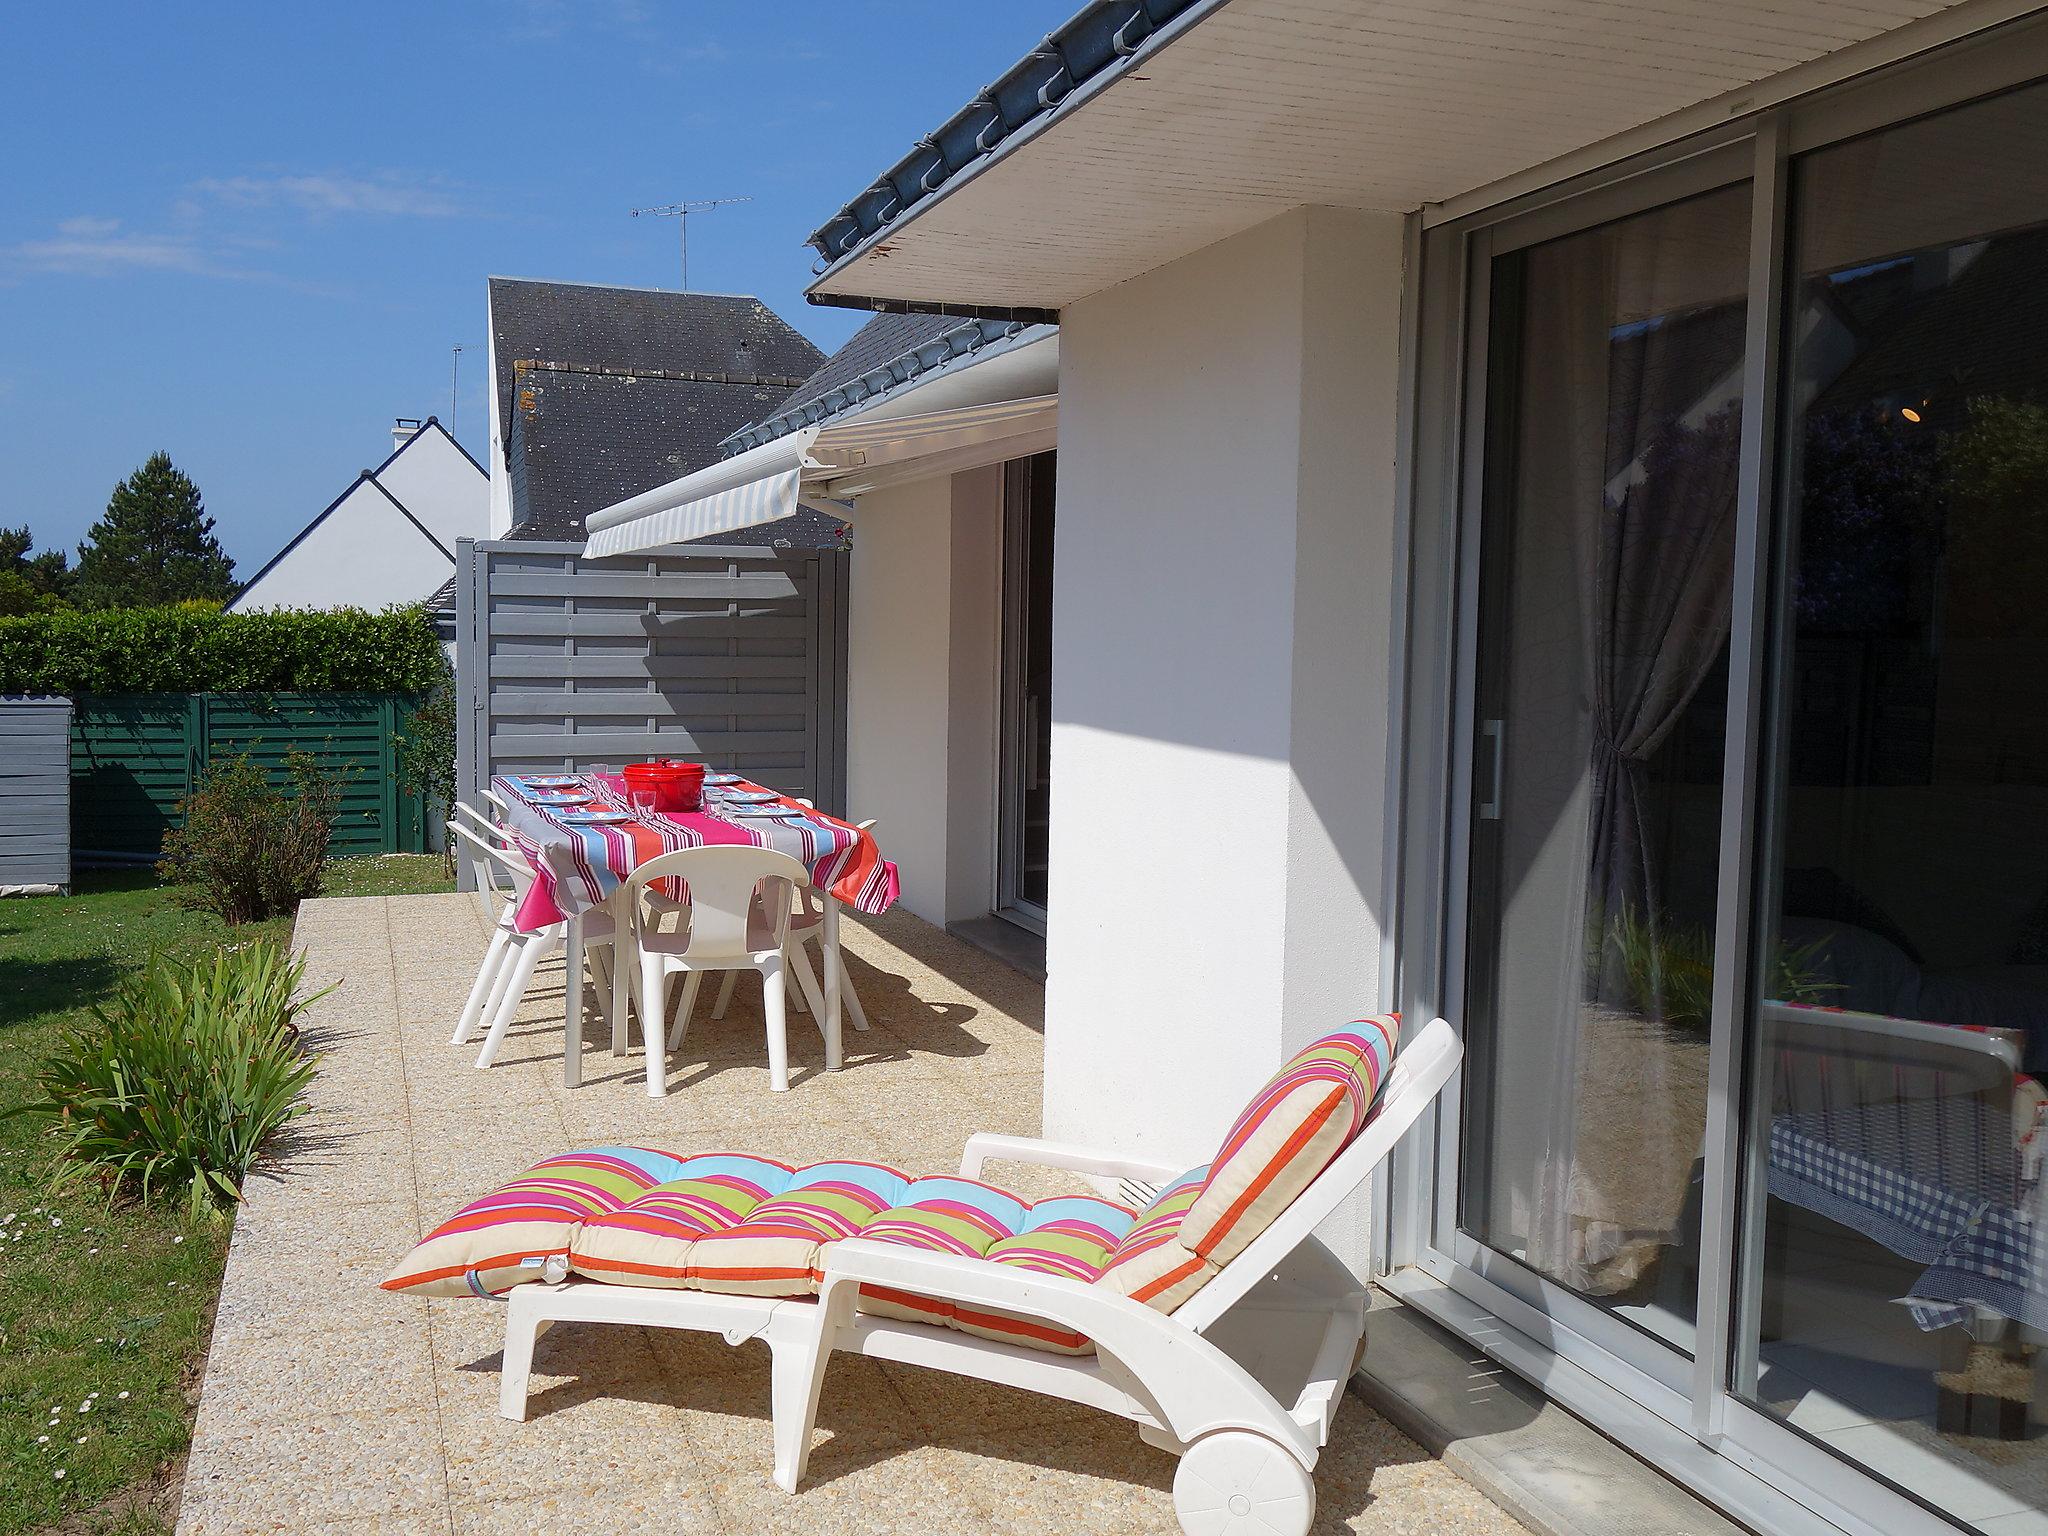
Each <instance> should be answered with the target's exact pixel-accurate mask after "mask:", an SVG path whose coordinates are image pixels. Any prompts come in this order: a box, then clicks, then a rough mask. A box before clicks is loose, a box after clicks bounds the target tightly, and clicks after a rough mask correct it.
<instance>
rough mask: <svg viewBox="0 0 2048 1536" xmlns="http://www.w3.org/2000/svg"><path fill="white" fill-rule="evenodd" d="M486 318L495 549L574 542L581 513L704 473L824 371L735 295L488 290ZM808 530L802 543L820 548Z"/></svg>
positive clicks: (822, 534)
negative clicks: (731, 443) (498, 544)
mask: <svg viewBox="0 0 2048 1536" xmlns="http://www.w3.org/2000/svg"><path fill="white" fill-rule="evenodd" d="M489 307H490V337H491V454H490V461H491V532H492V535H493V536H497V537H506V536H509V537H513V538H533V539H563V538H570V539H573V538H580V537H582V530H583V518H584V516H585V515H586V514H587V513H590V512H593V511H596V510H597V509H598V508H599V507H603V506H608V505H610V504H611V503H613V502H616V501H619V500H621V499H623V498H625V497H628V496H631V495H634V494H635V493H637V492H640V491H644V490H646V489H648V488H649V487H650V486H654V485H659V484H661V483H662V482H664V481H667V480H672V479H674V478H675V477H676V476H678V475H681V474H687V473H688V472H689V471H691V470H693V469H696V468H699V467H700V466H702V465H704V464H707V463H710V462H712V461H713V460H715V459H716V458H718V456H719V444H720V442H721V441H722V440H723V439H724V438H725V437H726V436H727V435H728V434H730V433H731V432H732V431H733V430H734V429H736V428H738V427H741V426H744V425H745V424H746V423H748V422H750V421H754V420H756V419H758V418H760V417H762V416H765V415H767V414H769V413H771V412H772V411H773V410H774V409H775V408H776V407H777V406H779V405H780V403H781V402H782V401H783V400H785V399H787V398H788V396H789V394H790V392H791V391H792V390H794V389H796V388H797V387H798V386H799V385H801V384H802V383H803V382H804V380H805V379H806V378H808V377H809V376H810V374H811V373H812V372H813V371H814V370H815V369H816V368H817V367H818V365H819V363H820V362H822V361H823V354H822V353H820V352H819V350H818V349H817V348H816V347H815V346H813V345H812V344H811V343H810V342H809V341H807V340H806V339H805V338H804V337H803V336H801V335H799V334H798V333H797V332H796V331H795V330H793V329H791V327H790V326H789V325H788V324H787V323H786V322H784V321H783V320H782V319H781V317H779V316H778V315H776V314H775V313H774V312H773V311H772V310H770V309H769V308H768V307H767V306H766V305H764V304H763V303H761V301H760V300H759V299H755V298H749V297H745V296H741V295H734V294H716V293H678V292H669V291H663V290H658V289H649V288H610V287H604V286H601V285H597V284H591V283H557V282H536V281H529V280H526V279H522V278H505V277H494V278H492V279H491V280H490V284H489ZM820 523H821V526H820V527H817V528H809V527H808V526H807V528H806V531H807V532H808V533H809V534H811V535H812V537H811V538H810V542H813V543H827V542H831V539H830V538H829V537H827V534H828V533H829V532H830V530H829V529H828V528H826V527H824V526H822V520H820ZM833 526H834V527H836V525H833Z"/></svg>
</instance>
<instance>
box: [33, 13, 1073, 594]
mask: <svg viewBox="0 0 2048 1536" xmlns="http://www.w3.org/2000/svg"><path fill="white" fill-rule="evenodd" d="M1077 5H1078V0H1002V3H1000V4H988V3H986V0H972V3H967V4H962V3H960V0H839V3H829V0H777V3H772V4H767V3H760V0H756V3H753V4H738V3H733V4H728V3H714V0H672V3H666V4H663V3H656V0H521V3H513V0H500V3H495V4H482V3H463V4H455V3H448V4H442V3H437V0H419V3H413V4H406V5H395V4H376V3H362V0H358V3H353V4H350V5H345V6H313V5H300V4H277V3H275V0H271V3H268V4H263V5H253V4H216V3H209V4H205V5H194V6H186V5H163V4H160V3H151V4H90V5H61V6H35V7H17V8H14V9H13V10H12V11H11V12H10V17H9V21H8V28H9V47H8V55H9V67H8V68H7V70H6V72H5V73H6V78H5V90H4V92H0V143H4V144H5V145H6V146H7V170H6V180H5V186H6V195H5V196H4V197H0V461H4V463H5V465H6V469H7V473H6V477H5V480H4V486H0V524H4V525H8V526H13V525H17V524H20V523H23V522H26V523H28V524H29V526H30V528H31V530H32V531H33V533H34V535H35V538H36V543H37V546H38V547H39V548H53V547H55V548H64V549H67V550H69V549H71V548H72V547H73V546H75V545H76V544H77V542H78V540H79V539H80V538H81V537H82V536H83V535H84V533H85V530H86V528H87V527H88V525H89V524H90V523H91V522H92V520H93V519H94V518H95V517H97V516H98V515H99V514H100V512H101V511H102V510H103V509H104V508H105V505H106V500H107V494H108V492H109V491H110V490H111V489H112V488H113V485H114V483H115V482H116V481H117V480H119V479H120V478H121V477H122V476H123V475H125V474H127V473H128V472H129V471H130V470H132V469H133V468H134V467H135V466H136V465H138V464H140V463H141V462H142V461H143V459H145V458H146V457H148V455H149V454H150V453H151V452H153V451H154V450H156V449H158V448H163V449H166V450H168V451H169V453H170V454H171V456H172V458H173V459H175V460H176V461H177V462H178V464H179V465H180V466H181V467H182V468H183V469H185V470H186V471H187V473H189V474H191V475H192V477H193V478H194V479H195V480H196V481H197V482H198V483H199V487H200V490H201V491H202V492H203V493H204V495H205V497H206V503H207V509H208V510H209V511H210V512H211V513H212V514H213V515H214V517H215V519H216V520H217V522H218V525H219V532H220V535H221V538H222V541H223V542H224V543H225V544H226V546H227V549H228V552H229V553H230V554H231V555H233V556H234V557H235V560H236V562H237V564H238V565H239V567H240V568H241V571H242V574H244V575H251V574H254V572H255V570H256V567H257V566H258V565H260V564H261V563H262V561H263V560H264V559H266V558H268V556H269V555H270V554H271V553H272V551H273V550H274V549H276V547H277V546H278V545H280V544H282V543H283V542H284V540H285V539H286V538H288V537H289V536H290V535H291V534H292V533H293V532H295V531H296V530H297V529H298V528H299V527H300V526H301V525H302V524H303V523H305V522H306V520H307V519H308V518H310V517H311V516H312V515H313V514H314V513H315V512H317V511H318V510H319V509H320V508H321V507H323V506H324V505H326V504H327V502H328V501H330V500H331V499H332V498H333V497H334V496H335V495H337V494H338V493H339V492H340V491H341V490H342V489H343V488H344V487H345V486H346V485H347V483H348V481H349V480H350V479H352V478H353V477H354V475H355V474H356V472H357V471H358V470H361V469H364V468H367V467H370V466H372V465H374V464H376V463H377V462H378V460H380V459H381V458H382V457H383V456H384V454H385V453H386V452H387V451H388V450H389V447H390V425H391V420H392V418H393V417H395V416H424V415H428V414H430V413H431V414H437V415H440V416H441V417H442V418H443V419H444V420H445V419H446V418H447V415H448V406H449V362H450V353H449V349H450V348H451V347H453V346H455V345H457V344H458V343H459V344H460V345H462V346H463V347H464V348H465V351H464V352H463V355H462V375H461V386H460V391H459V398H458V400H457V405H456V425H457V429H458V435H459V436H460V437H461V438H462V440H463V442H464V444H465V446H467V447H468V448H469V449H470V451H471V452H473V453H475V454H476V455H477V457H478V458H479V459H481V458H482V457H483V451H482V443H483V432H484V416H485V398H486V397H485V393H484V359H485V350H484V343H485V333H484V325H485V321H484V279H485V277H486V276H487V275H488V274H491V273H502V274H509V275H514V276H522V277H548V278H570V279H577V280H581V281H589V282H609V283H623V284H640V285H650V286H660V287H672V286H674V285H675V283H676V280H677V276H676V265H677V264H676V240H675V234H676V231H675V224H674V221H673V220H654V219H631V218H628V217H627V210H628V209H630V208H634V207H638V206H642V205H645V204H656V203H667V202H672V201H676V200H679V199H683V198H708V197H736V196H751V197H752V198H753V199H754V201H753V202H751V203H747V204H742V205H739V206H736V207H730V208H721V209H719V210H717V211H716V212H714V213H711V214H709V215H706V216H703V217H700V218H695V219H692V220H691V226H692V227H691V242H690V243H691V250H690V278H691V286H692V287H694V288H699V289H706V290H713V291H719V292H727V293H755V294H758V295H760V296H761V298H762V299H763V300H765V301H766V302H767V303H768V305H769V306H770V307H771V308H773V309H775V310H776V311H778V312H779V313H780V314H782V315H783V316H784V317H785V318H786V319H788V320H789V321H790V322H791V323H792V324H794V325H795V326H796V327H797V328H798V329H799V330H802V331H803V332H804V333H805V334H806V335H808V336H810V337H811V339H812V340H813V341H815V342H817V343H818V344H819V345H820V346H821V347H823V348H825V349H826V350H828V351H829V350H831V348H833V347H834V346H836V345H838V343H839V342H841V341H843V340H844V339H845V338H846V337H847V336H848V335H850V334H851V333H852V331H853V330H854V329H855V327H856V326H858V325H859V323H860V318H861V317H859V316H857V315H854V314H851V313H849V312H846V311H841V310H831V309H816V308H813V307H811V306H809V305H807V304H805V303H804V302H803V299H802V290H803V285H804V283H805V281H806V279H807V277H808V276H809V272H810V264H811V259H812V257H811V252H810V251H809V249H808V248H806V247H805V246H804V245H803V243H802V242H803V238H804V236H805V235H807V234H808V233H810V231H811V230H812V229H813V228H814V227H815V226H816V225H817V224H819V223H821V222H822V221H823V220H824V219H825V218H826V217H827V216H828V215H829V214H830V213H832V212H833V210H834V209H836V208H837V207H838V206H839V204H840V203H842V202H843V201H845V200H846V199H847V198H848V197H851V196H852V195H853V194H854V193H856V192H858V191H859V190H860V189H861V188H862V187H864V186H866V184H867V183H868V181H869V180H871V179H872V178H873V177H874V175H875V174H876V173H877V172H879V171H880V170H881V169H882V168H883V167H884V166H885V165H887V164H888V163H889V162H890V161H891V160H893V159H894V158H895V157H896V156H897V154H899V153H900V152H902V151H903V150H905V149H907V148H908V147H909V146H910V144H911V143H912V142H913V141H914V140H915V139H916V138H917V137H918V136H919V135H920V134H922V133H925V132H927V131H928V130H930V129H931V128H932V127H934V126H936V125H937V124H938V123H939V122H940V121H941V120H942V119H943V118H944V117H946V116H947V115H948V114H949V113H951V112H952V111H953V110H954V109H955V108H957V107H958V106H960V105H962V104H963V103H964V102H966V101H967V100H968V99H969V98H970V97H971V96H972V95H973V93H974V92H975V91H976V90H977V89H978V88H979V87H981V86H982V85H984V84H986V83H987V82H988V81H989V80H990V79H992V78H993V77H994V76H995V75H997V74H998V73H1000V72H1001V71H1002V70H1003V69H1004V68H1005V67H1007V66H1008V65H1009V64H1010V63H1012V62H1013V61H1014V60H1016V59H1017V58H1019V57H1021V56H1022V55H1023V54H1024V53H1025V52H1026V51H1027V50H1028V49H1030V48H1031V47H1032V46H1033V45H1034V44H1035V43H1036V42H1037V41H1038V39H1039V38H1040V37H1041V36H1043V35H1044V33H1045V32H1046V31H1048V30H1049V29H1050V28H1051V27H1053V26H1054V25H1056V24H1057V23H1059V22H1060V21H1062V20H1064V19H1065V17H1066V16H1067V15H1068V14H1070V13H1071V12H1072V11H1073V10H1074V9H1075V8H1076V6H1077Z"/></svg>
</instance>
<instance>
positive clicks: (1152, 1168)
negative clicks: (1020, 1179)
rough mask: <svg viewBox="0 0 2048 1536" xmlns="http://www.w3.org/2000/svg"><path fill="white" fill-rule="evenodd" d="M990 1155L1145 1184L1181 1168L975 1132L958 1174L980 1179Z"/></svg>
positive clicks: (1062, 1144) (1032, 1139)
mask: <svg viewBox="0 0 2048 1536" xmlns="http://www.w3.org/2000/svg"><path fill="white" fill-rule="evenodd" d="M990 1158H995V1159H997V1160H999V1161H1002V1162H1009V1163H1033V1164H1036V1165H1037V1166H1039V1167H1042V1168H1063V1169H1065V1170H1066V1171H1067V1172H1069V1173H1093V1174H1099V1175H1101V1176H1102V1177H1104V1178H1110V1179H1143V1180H1144V1181H1145V1182H1146V1183H1148V1184H1157V1183H1162V1182H1164V1181H1165V1180H1167V1179H1171V1178H1176V1177H1178V1176H1179V1175H1180V1174H1181V1173H1182V1172H1183V1171H1184V1170H1183V1169H1180V1168H1177V1167H1174V1166H1172V1165H1171V1164H1167V1163H1155V1162H1152V1161H1150V1160H1149V1159H1146V1158H1142V1157H1127V1156H1125V1155H1124V1154H1122V1153H1120V1152H1105V1151H1102V1150H1100V1149H1099V1148H1096V1147H1078V1146H1074V1145H1072V1144H1071V1143H1068V1142H1062V1141H1040V1140H1038V1139H1037V1138H1036V1137H1032V1136H999V1135H997V1134H995V1133H994V1132H993V1131H977V1132H975V1134H974V1135H972V1136H970V1137H968V1138H967V1145H966V1147H965V1148H964V1149H963V1150H962V1151H961V1153H960V1176H961V1177H962V1178H965V1179H978V1178H980V1177H981V1165H982V1164H983V1163H985V1162H987V1161H988V1160H989V1159H990Z"/></svg>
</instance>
